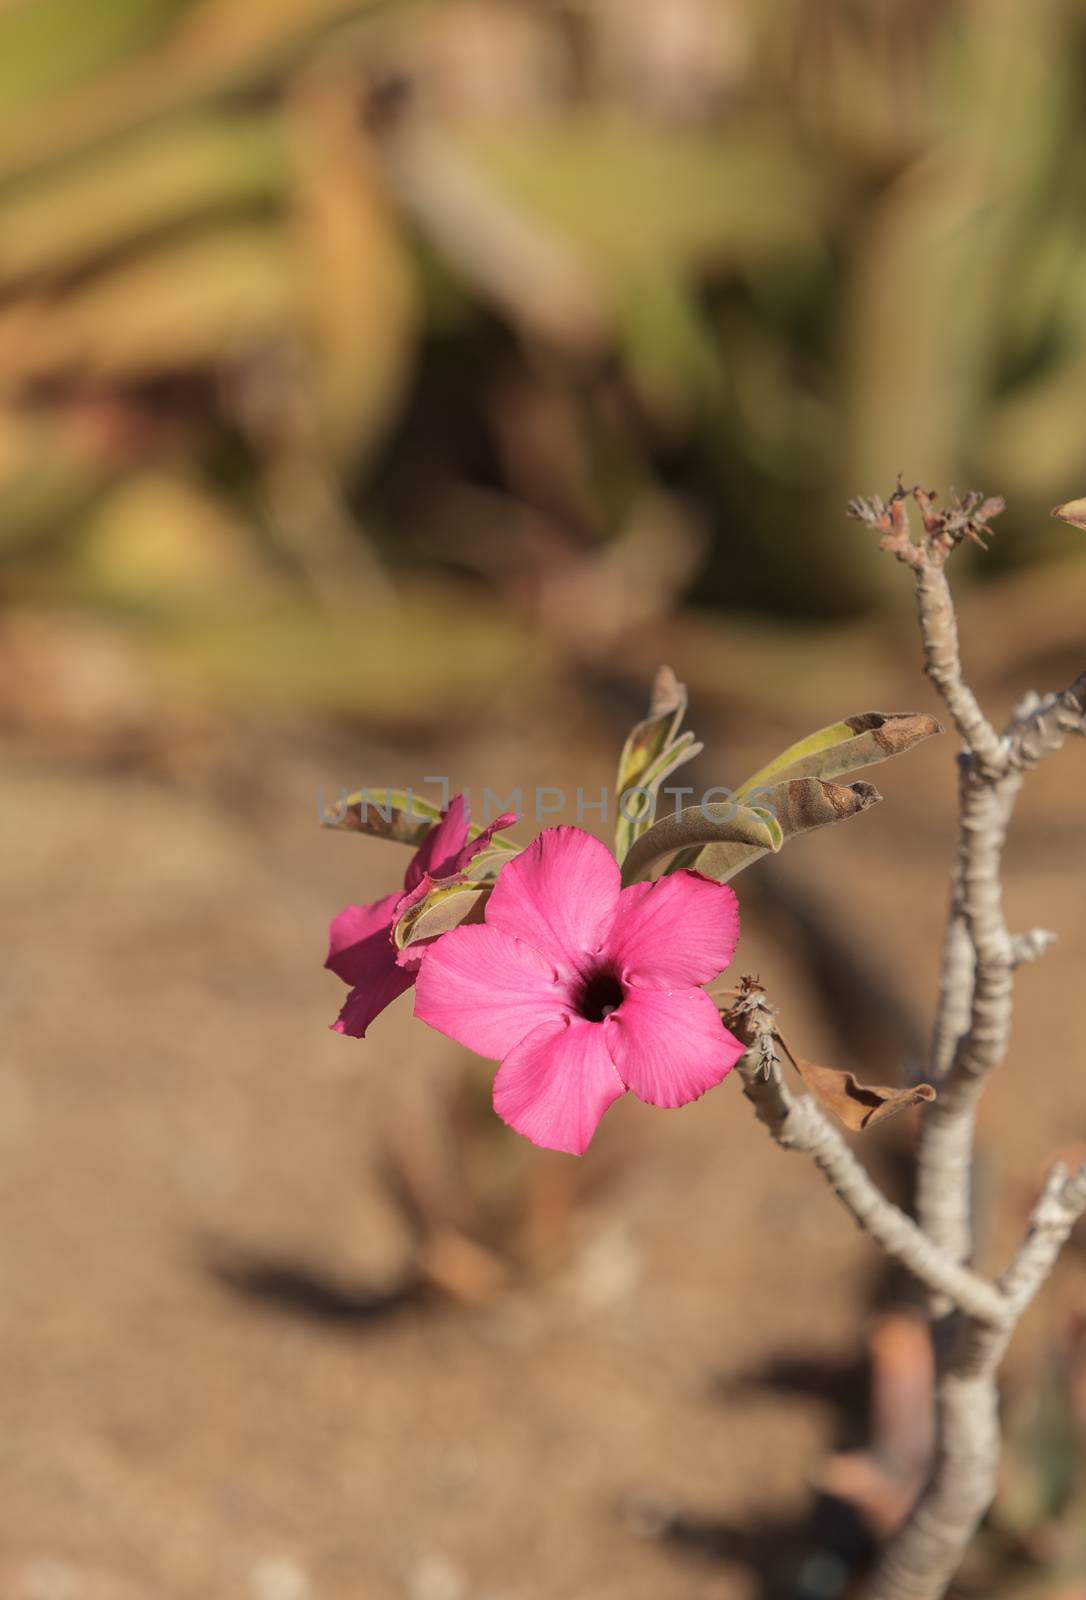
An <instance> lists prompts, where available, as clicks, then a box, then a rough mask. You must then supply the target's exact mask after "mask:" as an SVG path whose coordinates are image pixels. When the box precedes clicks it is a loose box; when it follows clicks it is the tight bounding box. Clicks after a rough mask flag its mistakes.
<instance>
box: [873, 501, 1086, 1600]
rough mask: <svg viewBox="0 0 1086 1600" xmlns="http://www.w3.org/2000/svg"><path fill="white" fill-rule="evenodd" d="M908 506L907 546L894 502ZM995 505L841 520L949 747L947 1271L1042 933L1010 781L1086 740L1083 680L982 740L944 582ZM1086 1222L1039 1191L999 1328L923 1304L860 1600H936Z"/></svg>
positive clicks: (960, 1239) (936, 1226)
mask: <svg viewBox="0 0 1086 1600" xmlns="http://www.w3.org/2000/svg"><path fill="white" fill-rule="evenodd" d="M910 495H911V497H912V498H913V499H914V500H915V501H916V503H917V504H918V505H919V507H920V510H921V514H922V518H923V524H924V535H923V538H922V539H921V540H920V541H919V542H914V541H913V538H912V534H911V531H910V528H909V522H908V516H907V510H906V501H907V499H908V498H909V497H910ZM1002 509H1003V503H1002V501H999V500H987V501H986V500H982V499H981V497H980V496H979V495H969V496H967V497H966V499H965V500H964V501H955V502H954V503H953V504H952V505H951V506H950V507H949V508H948V509H946V510H943V511H937V510H935V509H934V497H933V496H932V495H930V494H927V493H925V492H924V491H921V490H916V489H914V490H911V491H905V490H904V489H902V487H901V485H900V484H899V486H898V489H897V491H896V493H895V494H894V495H893V496H892V497H891V500H890V502H889V504H888V505H884V504H883V502H882V501H880V500H875V501H858V502H855V503H854V504H853V506H852V507H850V511H851V512H852V514H853V515H854V516H857V517H859V518H860V519H861V520H863V521H865V522H867V523H868V524H869V525H870V526H873V527H875V528H876V529H877V530H878V531H879V532H880V533H881V534H882V539H881V543H882V547H883V548H884V549H886V550H888V551H889V552H890V553H891V554H893V555H894V556H896V557H897V559H899V560H901V561H903V562H904V563H905V564H906V565H908V566H909V567H910V568H911V569H912V571H913V574H914V578H915V583H916V593H917V604H918V615H919V621H920V631H921V637H922V641H923V647H924V657H925V662H926V666H927V670H928V672H929V674H930V676H931V678H932V681H933V682H934V683H935V686H936V688H937V689H938V690H939V693H940V694H941V696H942V698H943V701H944V703H945V704H946V706H947V709H948V711H949V712H950V714H951V717H952V718H953V720H954V723H955V726H956V727H957V729H958V732H959V734H960V735H961V738H962V742H963V744H964V746H965V750H964V751H963V753H962V755H961V756H960V757H959V761H960V769H961V789H960V830H959V846H958V859H957V863H956V865H955V871H954V880H953V886H952V893H951V905H950V914H949V917H948V922H947V931H946V938H945V942H944V950H943V966H942V973H941V980H940V992H939V1007H938V1013H937V1018H936V1025H935V1031H934V1035H933V1041H932V1061H931V1064H930V1076H931V1078H932V1081H933V1082H934V1083H936V1084H937V1086H938V1091H939V1097H938V1100H937V1101H936V1102H935V1104H934V1105H933V1106H932V1107H931V1109H930V1111H929V1112H928V1113H927V1115H926V1117H925V1119H924V1123H923V1128H922V1133H921V1141H920V1150H919V1155H918V1161H917V1211H918V1216H919V1220H920V1225H921V1227H922V1228H923V1230H924V1233H925V1234H926V1235H927V1236H928V1237H929V1239H930V1240H931V1242H932V1243H933V1244H935V1245H936V1246H938V1247H939V1249H940V1250H941V1252H942V1253H943V1254H944V1255H946V1256H949V1257H950V1258H951V1259H952V1260H954V1261H955V1262H957V1263H958V1264H960V1265H965V1264H966V1263H968V1262H969V1260H970V1258H971V1255H972V1219H971V1192H970V1191H971V1183H972V1170H973V1134H974V1121H975V1115H976V1106H977V1102H978V1100H979V1098H980V1095H981V1092H982V1090H983V1088H984V1085H985V1082H986V1081H987V1078H988V1076H989V1074H990V1073H991V1072H992V1071H993V1070H994V1069H995V1068H996V1067H997V1066H998V1065H999V1064H1000V1063H1001V1062H1002V1060H1003V1058H1004V1056H1005V1054H1006V1050H1007V1046H1008V1042H1009V1039H1010V1029H1011V1015H1012V1002H1013V986H1014V971H1015V968H1016V967H1017V966H1018V965H1020V964H1021V963H1022V962H1024V961H1030V960H1035V959H1036V958H1037V957H1038V956H1039V955H1041V954H1043V952H1044V950H1045V949H1047V947H1048V945H1049V944H1050V943H1051V941H1052V938H1053V937H1054V936H1053V935H1051V934H1048V933H1046V932H1045V931H1044V930H1042V929H1036V930H1034V931H1033V932H1032V933H1027V934H1024V935H1019V936H1018V937H1017V938H1015V937H1012V935H1011V933H1010V931H1009V929H1008V928H1007V925H1006V921H1005V919H1004V915H1003V904H1002V887H1001V872H1002V859H1003V846H1004V842H1005V839H1006V835H1007V828H1008V825H1009V822H1010V819H1011V815H1012V812H1013V809H1014V804H1015V800H1016V798H1017V795H1018V790H1019V788H1020V786H1021V783H1022V778H1023V775H1024V774H1025V773H1026V772H1027V771H1028V770H1029V769H1030V768H1032V767H1034V766H1036V765H1037V763H1038V762H1039V761H1040V760H1042V759H1043V757H1044V756H1046V755H1048V754H1050V753H1052V752H1054V751H1056V750H1058V749H1059V748H1060V747H1061V746H1062V745H1063V743H1064V742H1065V740H1066V738H1067V736H1068V735H1069V734H1070V733H1082V732H1084V731H1086V674H1083V675H1082V676H1080V677H1079V678H1078V679H1076V681H1075V683H1073V684H1072V685H1071V687H1070V688H1069V689H1067V690H1065V691H1064V692H1063V694H1059V695H1052V696H1049V697H1048V698H1047V699H1044V700H1042V699H1041V698H1040V697H1039V696H1037V695H1031V696H1029V697H1028V699H1027V700H1026V701H1024V702H1023V703H1022V704H1021V705H1020V706H1019V707H1018V708H1017V710H1016V713H1015V716H1014V718H1013V719H1012V721H1011V723H1010V726H1009V727H1008V729H1007V731H1006V732H1005V733H1004V734H999V733H997V732H996V730H995V729H994V728H993V727H992V725H991V723H990V722H989V721H988V719H987V718H986V716H985V715H984V712H983V711H982V709H981V707H980V704H979V702H978V701H977V699H976V696H975V695H974V694H973V692H972V690H971V689H970V688H969V686H968V684H967V683H966V682H965V680H964V677H963V674H962V668H961V658H960V650H959V644H958V630H957V624H956V621H955V617H954V607H953V602H952V599H951V595H950V590H949V587H948V585H947V582H946V574H945V571H944V567H945V563H946V560H947V557H948V556H949V554H950V553H951V551H952V550H953V549H955V548H956V547H957V545H958V544H960V543H961V542H962V541H963V539H965V538H972V539H973V540H975V541H976V542H978V543H983V536H984V535H985V534H986V532H987V526H986V525H987V522H988V520H989V519H990V518H991V517H992V516H994V515H996V514H998V512H999V511H1001V510H1002ZM1083 1210H1086V1174H1083V1173H1080V1174H1078V1175H1077V1177H1076V1178H1071V1179H1069V1178H1068V1177H1067V1175H1066V1173H1065V1172H1064V1171H1062V1170H1061V1169H1057V1170H1056V1171H1055V1172H1054V1173H1053V1174H1052V1176H1051V1177H1050V1179H1049V1182H1048V1184H1047V1185H1046V1187H1045V1192H1044V1194H1043V1195H1042V1197H1041V1200H1040V1201H1039V1202H1038V1205H1037V1208H1036V1210H1035V1211H1034V1214H1033V1219H1032V1221H1031V1226H1030V1231H1029V1234H1028V1236H1027V1238H1026V1240H1025V1242H1024V1243H1023V1245H1022V1247H1021V1249H1020V1251H1019V1253H1018V1255H1017V1256H1016V1258H1015V1261H1014V1262H1013V1263H1012V1265H1011V1267H1010V1268H1008V1270H1007V1273H1006V1274H1005V1275H1004V1278H1003V1279H1002V1280H1001V1283H1000V1285H999V1287H998V1290H997V1292H998V1293H999V1294H1000V1295H1001V1296H1002V1297H1003V1299H1004V1302H1005V1305H1006V1308H1007V1314H1006V1316H1005V1317H1004V1320H1003V1322H1002V1324H1001V1325H998V1326H997V1325H996V1324H995V1323H993V1322H987V1323H985V1322H984V1320H983V1319H980V1318H978V1317H976V1316H975V1315H973V1314H972V1313H971V1312H969V1311H967V1310H965V1309H964V1308H963V1307H962V1305H961V1302H960V1300H955V1298H954V1296H952V1295H949V1294H946V1293H944V1292H940V1293H937V1294H935V1295H933V1296H932V1298H931V1314H932V1318H933V1330H934V1335H935V1346H936V1439H937V1446H936V1453H935V1459H934V1464H933V1468H932V1475H931V1479H930V1481H929V1483H928V1484H927V1486H926V1488H925V1489H924V1492H923V1493H922V1495H921V1497H920V1499H919V1501H918V1502H917V1505H916V1507H915V1508H914V1510H913V1512H912V1513H911V1515H910V1517H909V1518H908V1520H907V1521H906V1523H905V1524H904V1526H903V1527H902V1528H901V1529H900V1530H899V1532H898V1533H897V1534H896V1535H895V1537H894V1538H893V1539H892V1540H891V1541H890V1544H889V1545H888V1547H887V1549H886V1551H885V1552H884V1554H883V1556H882V1559H881V1560H880V1562H879V1563H878V1565H877V1568H876V1570H875V1573H874V1576H873V1577H872V1579H871V1581H870V1585H869V1587H868V1589H867V1590H866V1591H865V1593H866V1600H941V1597H942V1596H943V1595H944V1594H945V1592H946V1588H947V1585H948V1584H949V1583H950V1581H951V1579H952V1578H953V1576H954V1574H955V1572H956V1571H957V1570H958V1567H959V1565H960V1563H961V1559H962V1557H963V1555H964V1553H965V1550H966V1548H967V1546H968V1544H969V1541H970V1539H971V1538H972V1536H973V1532H974V1530H975V1529H976V1526H977V1524H978V1523H979V1521H980V1519H981V1517H982V1516H983V1515H984V1512H985V1511H986V1510H987V1508H988V1506H989V1505H990V1503H991V1501H992V1498H993V1497H994V1494H995V1486H996V1472H997V1468H998V1462H999V1449H1000V1436H999V1420H998V1407H997V1396H996V1372H997V1369H998V1365H999V1362H1000V1360H1001V1359H1002V1355H1003V1351H1004V1349H1005V1348H1006V1344H1007V1340H1008V1339H1009V1338H1010V1335H1011V1333H1012V1332H1013V1329H1014V1327H1015V1326H1016V1324H1017V1321H1018V1319H1019V1317H1020V1316H1021V1314H1022V1312H1023V1310H1024V1309H1025V1307H1026V1305H1027V1304H1028V1303H1029V1301H1030V1300H1031V1299H1032V1297H1033V1295H1034V1294H1035V1293H1036V1292H1037V1289H1038V1288H1039V1287H1040V1284H1041V1283H1042V1282H1043V1281H1044V1278H1045V1277H1046V1276H1047V1274H1048V1272H1049V1271H1050V1270H1051V1267H1052V1265H1053V1263H1054V1262H1055V1260H1056V1257H1057V1255H1058V1253H1059V1249H1060V1246H1061V1245H1062V1243H1063V1241H1064V1240H1065V1239H1066V1237H1067V1235H1068V1233H1069V1232H1070V1230H1071V1227H1072V1226H1073V1224H1074V1221H1075V1220H1076V1218H1077V1217H1078V1216H1079V1215H1081V1214H1082V1212H1083Z"/></svg>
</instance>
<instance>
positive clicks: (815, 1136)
mask: <svg viewBox="0 0 1086 1600" xmlns="http://www.w3.org/2000/svg"><path fill="white" fill-rule="evenodd" d="M772 1017H773V1013H772V1011H771V1010H770V1008H769V1006H768V1005H767V1004H766V1003H765V1001H764V999H763V997H762V992H761V991H760V990H759V989H758V988H757V986H756V985H754V984H753V983H752V982H751V981H750V980H748V989H747V997H746V998H745V1000H743V1001H742V1002H740V1005H739V1006H738V1007H737V1008H736V1009H735V1010H734V1011H732V1012H730V1013H729V1014H728V1023H729V1026H730V1027H732V1028H733V1029H734V1030H735V1033H736V1035H737V1036H738V1037H739V1038H740V1039H741V1040H742V1041H743V1043H744V1044H746V1045H747V1046H748V1050H747V1053H746V1054H745V1055H744V1056H742V1057H741V1058H740V1060H739V1062H738V1063H737V1069H736V1070H737V1071H738V1073H739V1076H740V1078H741V1079H742V1082H743V1093H744V1094H745V1095H746V1097H747V1099H748V1100H749V1101H750V1102H751V1104H752V1105H753V1107H754V1109H755V1112H756V1113H757V1115H758V1120H759V1121H760V1122H761V1123H763V1124H764V1126H765V1127H766V1128H768V1129H769V1132H770V1133H771V1134H772V1135H773V1137H774V1139H776V1141H777V1143H778V1144H779V1145H781V1146H782V1148H783V1149H785V1150H799V1151H802V1152H803V1153H804V1154H805V1155H809V1156H810V1157H811V1159H812V1160H813V1161H814V1163H815V1165H816V1166H817V1167H818V1169H819V1171H820V1172H821V1173H822V1175H823V1177H824V1178H825V1179H826V1181H827V1183H828V1184H829V1185H830V1187H831V1188H832V1190H833V1192H834V1193H835V1194H836V1196H837V1198H838V1199H839V1200H840V1201H841V1204H842V1205H843V1206H844V1207H845V1209H846V1210H847V1211H849V1212H851V1214H852V1216H853V1218H854V1220H855V1221H856V1222H857V1223H858V1224H859V1226H860V1227H861V1228H862V1229H863V1231H864V1232H865V1233H868V1234H870V1235H871V1237H872V1238H873V1239H874V1240H875V1243H876V1244H878V1245H881V1247H882V1249H883V1250H885V1252H886V1254H887V1255H890V1256H893V1257H894V1259H895V1260H896V1261H899V1262H900V1263H901V1265H902V1266H903V1267H905V1268H906V1269H907V1270H908V1271H909V1272H911V1273H912V1274H913V1276H914V1277H915V1278H917V1279H918V1280H919V1281H920V1282H921V1283H922V1284H924V1285H926V1287H927V1288H928V1289H929V1290H930V1291H931V1292H932V1293H934V1294H939V1295H943V1296H945V1297H946V1298H947V1299H949V1300H950V1301H951V1303H952V1304H953V1305H955V1306H958V1307H959V1308H960V1309H961V1310H962V1311H964V1312H966V1313H967V1314H968V1315H970V1316H972V1317H975V1318H976V1319H977V1321H978V1322H981V1323H983V1324H984V1325H985V1326H990V1327H993V1328H1002V1327H1003V1325H1004V1324H1005V1322H1006V1320H1007V1313H1008V1303H1007V1300H1006V1298H1005V1296H1004V1295H1003V1294H1001V1292H1000V1291H999V1290H998V1289H997V1288H996V1287H995V1285H994V1284H991V1283H988V1282H986V1281H985V1279H983V1278H981V1277H979V1276H978V1275H977V1274H976V1273H975V1272H973V1271H971V1270H970V1268H968V1267H964V1266H962V1265H961V1264H960V1263H959V1262H957V1261H955V1260H954V1259H953V1258H952V1257H951V1256H948V1255H947V1254H946V1253H945V1252H944V1251H943V1250H941V1249H940V1248H939V1246H938V1245H936V1244H934V1243H933V1242H932V1240H931V1239H929V1238H928V1237H927V1235H926V1234H925V1233H924V1232H923V1230H922V1229H921V1228H919V1227H918V1226H917V1225H916V1223H915V1222H914V1221H913V1220H912V1218H911V1217H909V1216H907V1215H906V1214H905V1212H904V1211H902V1210H900V1209H899V1207H897V1206H895V1205H894V1204H893V1202H892V1201H891V1200H888V1199H887V1198H886V1196H885V1195H884V1194H883V1193H882V1191H881V1190H880V1189H879V1188H878V1186H877V1184H875V1183H874V1181H873V1180H872V1178H871V1177H870V1175H869V1174H868V1172H867V1171H866V1169H865V1168H864V1167H863V1166H861V1164H860V1162H859V1161H857V1159H856V1157H855V1156H854V1155H853V1154H852V1151H851V1150H850V1149H849V1147H848V1145H847V1144H846V1143H845V1141H844V1139H843V1138H842V1137H841V1135H840V1134H839V1133H838V1132H837V1129H836V1128H834V1127H833V1126H832V1124H831V1123H830V1121H829V1119H828V1118H827V1117H826V1116H825V1115H824V1114H823V1112H822V1111H821V1109H820V1108H819V1107H818V1105H816V1103H815V1101H814V1100H813V1099H811V1097H810V1096H809V1095H798V1096H797V1095H794V1094H793V1093H792V1091H791V1090H790V1089H789V1087H788V1085H787V1084H786V1083H785V1081H784V1075H783V1073H782V1070H781V1063H780V1060H779V1059H778V1057H777V1054H776V1051H775V1049H774V1045H773V1038H774V1026H773V1021H772Z"/></svg>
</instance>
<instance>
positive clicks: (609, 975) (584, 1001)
mask: <svg viewBox="0 0 1086 1600" xmlns="http://www.w3.org/2000/svg"><path fill="white" fill-rule="evenodd" d="M624 998H625V992H624V990H623V987H622V985H621V983H619V981H618V979H617V978H616V977H615V974H614V973H613V972H608V971H606V970H604V971H602V972H590V973H589V974H588V976H587V977H586V978H585V980H584V982H583V984H582V985H581V989H580V992H579V994H578V995H577V999H576V1006H577V1011H578V1013H579V1014H580V1015H581V1016H582V1017H584V1019H585V1021H586V1022H602V1021H603V1020H604V1018H605V1017H609V1016H610V1015H611V1013H612V1011H617V1010H618V1008H619V1006H620V1005H621V1004H622V1002H623V999H624Z"/></svg>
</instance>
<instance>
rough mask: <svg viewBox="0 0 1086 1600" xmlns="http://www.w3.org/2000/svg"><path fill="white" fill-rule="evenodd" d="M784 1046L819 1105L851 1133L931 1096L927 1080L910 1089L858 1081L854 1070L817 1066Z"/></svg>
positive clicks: (919, 1103) (857, 1131)
mask: <svg viewBox="0 0 1086 1600" xmlns="http://www.w3.org/2000/svg"><path fill="white" fill-rule="evenodd" d="M781 1042H782V1044H783V1043H784V1041H783V1040H782V1041H781ZM784 1048H785V1053H786V1054H787V1056H788V1059H789V1061H791V1063H792V1065H793V1066H794V1067H795V1069H796V1071H797V1072H798V1073H799V1075H800V1077H801V1078H802V1079H803V1082H804V1085H805V1087H806V1088H808V1089H809V1090H810V1091H811V1093H812V1094H813V1095H814V1097H815V1099H816V1100H817V1101H818V1103H819V1105H820V1106H822V1107H823V1108H824V1109H825V1110H826V1111H831V1112H832V1113H833V1115H834V1116H835V1117H836V1118H837V1120H838V1122H840V1123H843V1124H844V1126H845V1127H846V1128H848V1129H849V1130H850V1131H851V1132H852V1133H862V1132H863V1131H864V1129H865V1128H873V1127H874V1126H875V1124H876V1123H877V1122H885V1121H886V1119H887V1117H893V1116H896V1115H897V1113H898V1112H899V1111H907V1110H908V1109H909V1107H910V1106H916V1105H922V1104H924V1103H926V1102H928V1101H931V1100H934V1099H935V1090H934V1089H933V1088H932V1086H931V1084H930V1083H918V1084H916V1085H915V1086H914V1087H913V1088H911V1089H887V1088H884V1087H883V1086H882V1085H881V1084H867V1083H860V1081H859V1079H858V1078H857V1077H856V1074H855V1073H854V1072H842V1071H841V1070H840V1069H839V1068H837V1067H820V1066H817V1065H816V1063H815V1062H813V1061H805V1060H804V1059H803V1057H802V1056H794V1055H793V1054H792V1052H791V1050H789V1049H788V1046H787V1045H785V1046H784Z"/></svg>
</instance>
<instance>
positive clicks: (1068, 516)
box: [1052, 497, 1086, 529]
mask: <svg viewBox="0 0 1086 1600" xmlns="http://www.w3.org/2000/svg"><path fill="white" fill-rule="evenodd" d="M1052 515H1053V516H1054V517H1058V518H1059V520H1060V521H1061V522H1069V523H1070V525H1071V527H1072V528H1083V529H1086V497H1084V498H1082V499H1079V500H1065V501H1064V503H1063V505H1062V506H1054V507H1053V508H1052Z"/></svg>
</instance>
